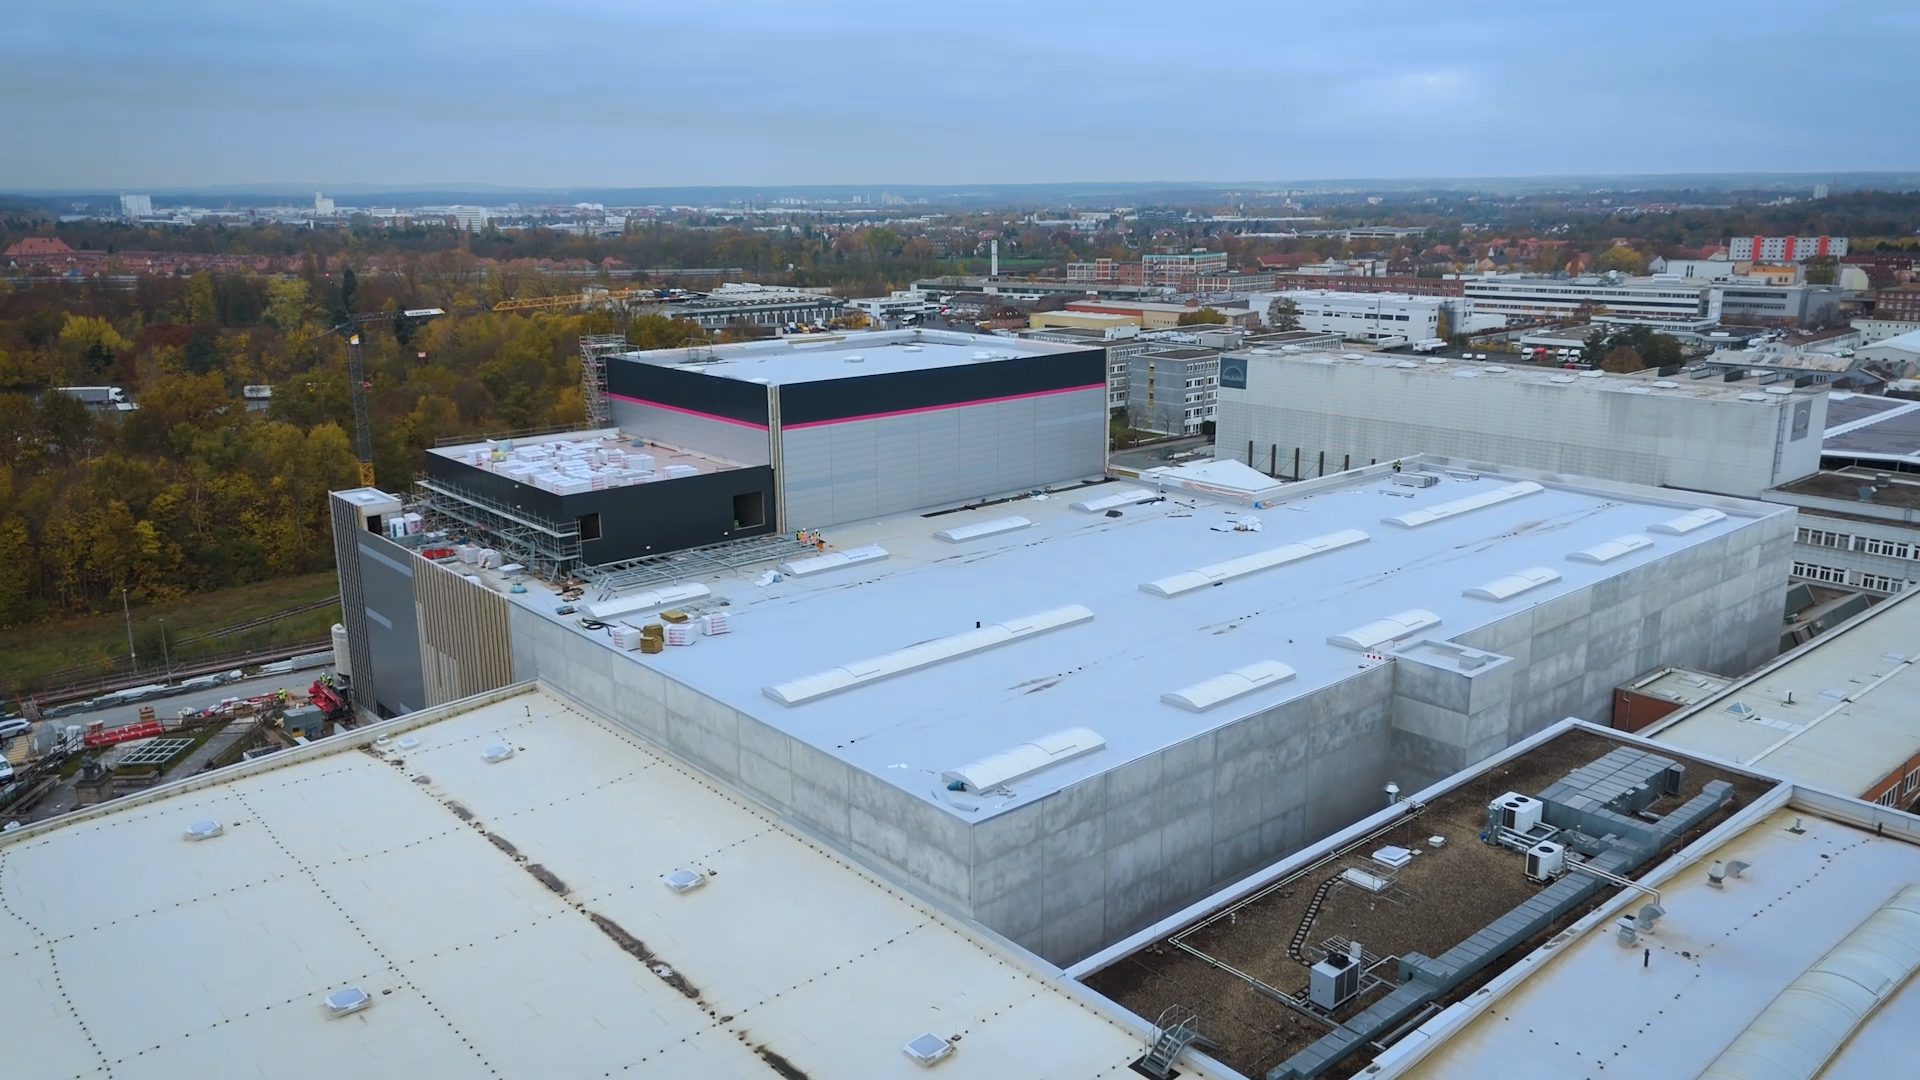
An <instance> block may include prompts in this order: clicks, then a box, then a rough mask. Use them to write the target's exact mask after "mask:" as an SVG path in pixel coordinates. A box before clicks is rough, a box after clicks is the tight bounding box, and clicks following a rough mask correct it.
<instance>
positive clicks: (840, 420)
mask: <svg viewBox="0 0 1920 1080" xmlns="http://www.w3.org/2000/svg"><path fill="white" fill-rule="evenodd" d="M1106 388H1107V384H1105V383H1088V384H1086V385H1085V386H1063V387H1061V388H1059V389H1058V390H1035V391H1033V392H1032V393H1028V394H1007V395H1004V396H1002V397H990V398H978V399H976V400H973V401H955V402H950V403H948V404H945V405H922V406H920V407H919V408H916V409H894V410H893V411H891V412H877V413H867V414H865V415H863V416H836V417H834V418H833V419H831V420H808V421H806V422H804V423H799V424H782V425H780V427H781V429H782V430H786V431H794V430H797V429H799V428H810V427H820V426H821V425H823V424H846V423H851V422H852V421H855V420H879V419H881V418H883V417H888V416H907V415H909V414H912V413H923V412H936V411H938V410H940V409H964V408H966V407H967V406H969V405H992V404H994V403H995V402H999V401H1018V400H1020V399H1021V398H1037V397H1046V396H1048V395H1049V394H1071V393H1074V392H1075V391H1078V390H1100V391H1105V390H1106Z"/></svg>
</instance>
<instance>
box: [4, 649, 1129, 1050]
mask: <svg viewBox="0 0 1920 1080" xmlns="http://www.w3.org/2000/svg"><path fill="white" fill-rule="evenodd" d="M376 738H378V741H376ZM356 743H359V744H364V745H361V746H360V748H359V749H355V744H356ZM503 749H504V750H511V751H512V753H511V756H510V757H506V758H505V759H504V760H499V761H497V762H492V763H490V761H489V756H490V755H491V756H495V757H497V756H499V753H500V751H501V750H503ZM197 822H206V823H207V826H206V828H207V830H208V831H211V832H215V833H217V834H218V835H213V836H211V837H209V838H207V839H202V840H199V841H190V840H189V839H186V838H185V837H187V836H188V835H189V831H190V830H192V829H194V828H196V824H195V823H197ZM682 872H685V873H688V874H690V875H698V878H697V879H695V878H692V877H688V878H679V879H676V878H675V877H673V875H675V874H677V873H682ZM675 884H680V885H682V886H686V885H691V886H692V887H691V888H688V889H687V891H685V892H680V891H677V890H676V888H675V887H673V886H674V885H675ZM0 904H4V907H5V911H6V913H7V917H6V918H4V919H0V1007H4V1008H5V1010H6V1015H7V1016H8V1018H9V1020H10V1022H11V1023H12V1025H13V1028H12V1034H11V1035H10V1036H9V1037H8V1043H7V1058H8V1071H9V1074H10V1075H20V1076H36V1077H38V1076H74V1077H107V1076H112V1077H117V1078H141V1077H153V1078H170V1077H213V1076H242V1075H246V1076H276V1077H316V1078H317V1077H337V1076H359V1077H393V1078H412V1077H420V1076H434V1077H450V1078H457V1077H475V1078H485V1077H494V1078H498V1077H525V1078H537V1077H552V1076H603V1075H628V1074H632V1075H654V1076H689V1077H691V1076H700V1077H766V1078H767V1080H780V1078H786V1080H792V1078H794V1077H799V1076H815V1077H854V1076H858V1077H902V1078H904V1077H911V1076H920V1075H924V1070H923V1069H922V1068H921V1066H919V1065H917V1064H916V1063H915V1062H914V1060H912V1059H911V1058H909V1057H908V1056H907V1054H906V1053H904V1052H903V1047H905V1045H906V1044H907V1043H909V1041H911V1040H915V1039H917V1038H919V1037H921V1036H923V1035H931V1036H932V1038H931V1039H930V1040H929V1041H928V1042H927V1043H925V1044H924V1045H926V1046H928V1047H929V1048H930V1049H931V1050H933V1051H934V1052H936V1053H939V1052H946V1051H948V1050H949V1049H950V1056H949V1057H947V1058H946V1059H945V1060H944V1061H942V1062H941V1063H940V1066H939V1068H940V1072H939V1075H941V1076H958V1077H992V1078H1004V1077H1013V1076H1059V1077H1069V1076H1070V1077H1095V1076H1102V1077H1116V1076H1124V1075H1127V1073H1126V1067H1127V1063H1128V1062H1130V1061H1132V1060H1134V1059H1136V1058H1138V1057H1139V1056H1140V1054H1141V1051H1142V1042H1141V1035H1140V1029H1139V1028H1137V1027H1133V1026H1128V1024H1127V1023H1126V1022H1124V1021H1123V1020H1122V1019H1120V1018H1119V1017H1117V1016H1116V1015H1109V1014H1108V1012H1107V1009H1106V1007H1105V1006H1104V1005H1102V1004H1101V1003H1098V1002H1096V1001H1094V1000H1092V998H1091V997H1090V995H1086V994H1084V992H1081V991H1078V990H1077V989H1076V988H1075V987H1073V986H1072V985H1071V984H1063V983H1061V982H1060V981H1058V980H1057V978H1056V977H1055V976H1054V973H1052V972H1051V971H1050V970H1049V969H1047V968H1046V967H1045V965H1041V964H1037V963H1036V962H1034V961H1033V960H1032V959H1031V958H1030V957H1028V956H1026V955H1025V954H1023V953H1021V952H1020V951H1019V950H1018V949H1014V948H1011V947H1005V946H1002V945H999V944H997V943H996V942H995V941H993V940H992V939H990V938H988V937H986V936H984V935H981V934H979V933H977V932H974V931H971V930H969V929H968V928H966V927H964V926H962V925H961V924H959V923H957V922H955V921H954V920H952V919H949V918H947V917H945V916H943V915H942V914H940V913H939V912H937V911H936V910H934V909H933V908H932V907H930V906H928V905H926V904H924V903H922V902H920V901H919V900H916V899H914V898H913V897H911V896H909V895H907V894H906V893H905V892H903V891H902V890H901V889H899V888H898V887H896V886H894V885H892V884H890V883H888V882H886V881H883V880H881V879H879V878H876V877H874V876H873V875H871V874H869V873H868V872H866V871H864V870H862V869H860V868H858V867H857V866H855V865H853V864H852V863H850V862H848V861H847V860H845V859H843V858H842V857H841V856H839V855H838V854H836V853H834V852H832V851H830V850H828V849H826V848H825V847H823V846H822V845H821V844H819V843H818V842H816V841H814V840H812V839H810V838H808V837H805V836H803V835H801V834H799V833H796V832H794V831H793V830H791V829H790V828H789V827H788V826H786V825H785V824H783V823H782V822H781V821H780V820H778V819H777V818H775V817H774V816H773V815H771V814H769V813H767V812H764V811H761V810H759V809H757V808H755V807H753V806H752V805H751V804H749V803H747V802H745V801H743V800H742V799H740V798H739V797H737V796H735V795H732V794H730V793H729V792H727V791H725V790H722V789H720V788H717V787H715V786H714V785H713V784H712V782H710V781H708V780H706V779H705V778H703V777H701V776H700V775H699V774H697V773H695V772H693V771H691V770H689V769H688V768H687V767H685V766H683V765H681V764H679V763H678V762H676V761H675V760H673V759H671V758H669V757H667V756H666V755H664V754H662V753H659V752H657V751H655V750H653V749H651V748H650V747H649V746H648V745H647V744H645V743H644V742H642V741H641V740H640V739H639V738H637V737H636V736H634V735H633V734H631V733H630V732H628V731H626V730H625V729H623V728H621V727H619V726H617V725H615V724H613V723H611V722H609V721H607V720H605V719H603V718H601V717H599V716H595V715H591V714H589V713H586V712H583V711H582V710H581V709H580V708H578V707H577V706H574V705H572V704H571V703H569V702H568V701H566V700H565V699H563V698H560V697H558V696H556V695H554V694H552V693H550V692H548V691H546V690H544V689H540V688H529V687H528V686H525V685H523V686H520V687H514V688H509V689H507V690H503V691H498V692H495V693H494V694H491V695H486V696H484V697H482V698H480V699H471V700H469V701H467V702H461V703H455V704H454V705H451V706H447V707H445V708H442V709H437V710H431V711H429V712H426V713H419V714H414V715H412V716H408V717H403V718H401V719H399V720H396V721H392V722H389V723H386V724H382V725H379V726H377V727H375V728H368V729H363V730H361V731H359V732H355V733H349V734H346V735H341V736H337V737H334V738H330V739H327V740H323V741H321V742H317V743H314V744H312V745H310V746H306V747H300V748H296V749H293V750H289V751H284V752H282V753H280V754H278V755H274V756H272V757H269V758H263V759H261V760H260V761H258V762H254V763H248V764H243V765H240V766H236V767H233V768H229V769H225V770H221V771H219V772H217V773H212V774H207V775H204V776H200V777H195V778H193V779H190V780H186V781H183V782H180V783H176V784H172V785H169V786H167V787H165V788H161V789H158V790H155V791H152V792H148V793H143V794H140V795H135V796H130V797H126V798H122V799H119V800H115V801H113V802H110V803H106V804H103V805H102V806H99V807H96V808H94V809H91V810H86V811H81V812H78V813H76V814H71V815H67V816H66V817H62V818H56V819H53V820H51V821H48V822H44V823H41V824H38V825H34V826H29V827H27V828H24V829H20V830H16V831H14V832H10V833H7V834H4V835H0ZM347 988H359V990H361V991H362V992H363V993H364V995H365V998H364V999H360V998H357V997H356V998H355V999H354V1000H353V1001H349V1002H344V1003H343V1004H346V1005H352V1004H355V1003H356V1002H358V1001H360V1000H364V1001H365V1002H366V1004H365V1007H364V1008H360V1009H359V1010H357V1011H349V1012H347V1013H345V1014H344V1015H340V1016H334V1015H332V1011H331V1010H330V1009H329V1007H328V1005H327V1004H326V1003H325V1001H324V999H325V998H326V997H327V996H328V995H331V994H334V993H335V992H336V991H341V990H344V989H347Z"/></svg>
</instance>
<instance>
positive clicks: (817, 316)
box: [667, 281, 847, 330]
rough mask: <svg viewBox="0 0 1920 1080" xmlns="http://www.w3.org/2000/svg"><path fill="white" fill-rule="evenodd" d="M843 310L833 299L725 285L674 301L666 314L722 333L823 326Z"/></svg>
mask: <svg viewBox="0 0 1920 1080" xmlns="http://www.w3.org/2000/svg"><path fill="white" fill-rule="evenodd" d="M846 307H847V302H846V301H845V300H842V299H840V298H839V297H837V296H827V295H825V294H823V293H811V292H801V291H800V290H798V289H787V288H779V287H768V286H764V285H757V284H755V283H753V282H750V281H749V282H728V283H726V284H724V285H722V286H720V287H719V288H717V289H715V290H713V291H712V292H710V293H708V294H706V295H705V296H701V297H696V298H694V299H691V300H679V301H675V302H674V303H672V304H670V305H669V306H668V308H667V314H668V315H670V316H672V317H673V318H676V319H689V320H691V321H693V322H696V323H698V324H700V325H701V326H703V327H705V328H706V329H708V330H724V329H726V328H727V327H728V326H731V325H733V324H736V323H746V324H748V325H752V326H767V327H775V328H778V327H783V326H806V325H813V324H821V323H826V322H829V321H831V320H832V319H834V318H835V317H837V316H838V315H840V313H841V312H842V311H843V310H845V309H846Z"/></svg>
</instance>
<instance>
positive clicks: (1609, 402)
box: [1218, 354, 1827, 498]
mask: <svg viewBox="0 0 1920 1080" xmlns="http://www.w3.org/2000/svg"><path fill="white" fill-rule="evenodd" d="M1247 358H1248V371H1247V388H1246V389H1245V390H1232V389H1222V390H1221V391H1220V399H1219V417H1218V423H1219V439H1218V443H1219V445H1220V446H1221V447H1222V448H1224V450H1223V452H1228V453H1232V454H1234V455H1235V456H1241V455H1244V454H1245V453H1246V449H1245V448H1246V445H1247V443H1248V442H1249V441H1252V443H1253V444H1254V458H1255V460H1254V461H1252V462H1249V464H1252V465H1254V466H1255V467H1256V468H1258V467H1261V466H1263V465H1264V464H1265V463H1266V460H1267V457H1268V448H1269V446H1276V447H1278V456H1279V457H1282V458H1287V459H1291V456H1292V451H1293V448H1295V447H1299V448H1301V451H1302V453H1303V454H1304V455H1306V456H1310V457H1311V456H1314V455H1317V454H1318V453H1319V452H1320V451H1323V450H1324V451H1325V452H1326V453H1327V456H1328V457H1330V458H1333V459H1335V460H1340V459H1341V458H1342V457H1343V456H1344V455H1351V456H1352V458H1353V460H1354V461H1356V462H1362V463H1364V462H1367V461H1370V460H1380V461H1390V460H1393V459H1395V458H1399V457H1406V456H1408V455H1411V454H1416V453H1428V454H1445V455H1449V456H1457V457H1465V458H1471V459H1476V460H1481V461H1498V462H1502V463H1504V464H1507V465H1511V466H1518V467H1521V468H1528V469H1540V470H1545V471H1548V472H1557V473H1565V474H1569V475H1575V476H1592V477H1599V478H1601V479H1606V480H1619V481H1627V482H1632V483H1638V484H1648V485H1653V486H1662V485H1664V486H1670V487H1680V488H1688V489H1691V490H1696V491H1712V492H1718V493H1721V494H1727V495H1739V496H1742V497H1747V498H1752V497H1755V496H1758V495H1759V494H1760V493H1761V492H1762V491H1765V490H1766V489H1767V488H1769V487H1772V486H1774V485H1775V484H1779V483H1784V482H1786V481H1788V480H1791V479H1797V478H1799V477H1801V476H1805V475H1807V474H1809V473H1812V472H1813V471H1815V470H1816V469H1817V468H1818V467H1819V454H1820V431H1821V430H1822V428H1824V427H1825V424H1826V406H1827V398H1826V395H1825V394H1814V395H1811V396H1807V395H1800V396H1797V397H1791V398H1786V399H1784V400H1782V399H1777V398H1776V399H1773V400H1769V401H1762V402H1753V401H1740V400H1738V399H1729V398H1713V399H1707V398H1694V397H1683V396H1662V395H1659V394H1621V393H1603V392H1599V391H1595V390H1593V389H1592V388H1590V387H1587V386H1584V385H1575V386H1562V385H1555V384H1543V383H1539V382H1532V381H1523V380H1521V379H1518V378H1506V377H1500V376H1492V375H1489V376H1485V377H1482V378H1478V379H1454V378H1447V377H1445V376H1443V375H1439V374H1436V373H1433V372H1428V371H1425V370H1414V371H1407V370H1402V369H1399V368H1395V367H1391V366H1380V367H1373V366H1366V365H1363V364H1356V363H1333V364H1314V363H1310V362H1307V361H1304V360H1299V359H1283V358H1281V357H1275V356H1254V355H1251V354H1248V355H1247ZM1799 407H1805V408H1806V409H1807V415H1806V417H1805V419H1806V421H1807V422H1806V423H1805V424H1804V425H1800V424H1797V423H1796V420H1795V417H1794V410H1795V409H1796V408H1799ZM1796 433H1797V434H1796Z"/></svg>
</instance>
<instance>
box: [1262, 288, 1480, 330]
mask: <svg viewBox="0 0 1920 1080" xmlns="http://www.w3.org/2000/svg"><path fill="white" fill-rule="evenodd" d="M1280 298H1284V299H1287V300H1291V301H1292V302H1293V305H1294V308H1295V318H1296V319H1297V320H1298V322H1299V329H1301V330H1311V331H1314V332H1316V333H1321V334H1337V335H1339V336H1340V337H1341V338H1342V339H1346V340H1352V341H1371V342H1376V343H1391V342H1393V341H1394V339H1399V341H1400V342H1402V343H1404V342H1413V341H1426V340H1428V339H1430V338H1437V337H1442V336H1444V335H1445V334H1446V333H1448V332H1465V331H1466V330H1468V329H1470V327H1469V326H1468V324H1467V320H1466V319H1464V318H1463V317H1462V311H1463V309H1464V308H1466V306H1467V305H1465V304H1463V303H1461V302H1460V301H1459V300H1457V299H1455V298H1452V297H1445V296H1409V295H1406V294H1404V293H1359V292H1336V291H1333V290H1330V289H1296V290H1292V291H1288V292H1276V293H1256V294H1254V295H1253V296H1251V297H1249V302H1250V303H1251V304H1252V307H1253V310H1254V311H1256V312H1258V313H1259V314H1260V318H1261V321H1262V322H1270V320H1269V319H1268V318H1267V311H1268V310H1269V307H1270V305H1271V304H1272V303H1273V301H1274V300H1276V299H1280ZM1499 321H1504V320H1499ZM1443 322H1444V323H1445V324H1446V325H1445V326H1442V323H1443Z"/></svg>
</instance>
